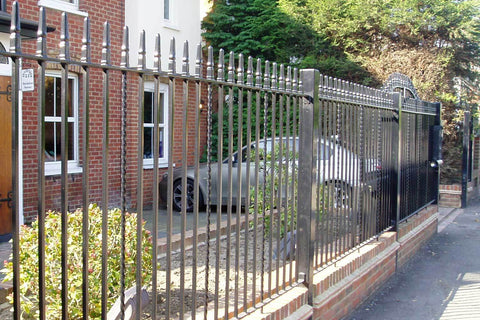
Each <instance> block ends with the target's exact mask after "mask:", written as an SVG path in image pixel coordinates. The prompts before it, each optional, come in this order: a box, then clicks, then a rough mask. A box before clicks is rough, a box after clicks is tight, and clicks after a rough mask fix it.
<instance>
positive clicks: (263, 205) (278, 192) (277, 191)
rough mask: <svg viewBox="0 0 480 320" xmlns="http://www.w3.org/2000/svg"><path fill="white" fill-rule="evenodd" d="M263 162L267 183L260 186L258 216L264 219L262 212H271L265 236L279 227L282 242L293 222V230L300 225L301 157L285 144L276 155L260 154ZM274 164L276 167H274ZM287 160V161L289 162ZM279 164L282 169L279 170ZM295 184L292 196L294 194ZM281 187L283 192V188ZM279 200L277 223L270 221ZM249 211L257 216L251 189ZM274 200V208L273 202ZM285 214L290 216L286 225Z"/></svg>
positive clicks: (260, 152)
mask: <svg viewBox="0 0 480 320" xmlns="http://www.w3.org/2000/svg"><path fill="white" fill-rule="evenodd" d="M255 152H256V151H255V150H252V152H251V154H252V155H251V159H255ZM258 152H259V158H260V159H262V161H261V164H260V165H261V168H260V171H261V172H263V171H264V168H263V167H265V181H264V183H263V185H260V187H259V190H258V193H257V196H258V204H257V214H258V215H261V214H262V213H263V212H270V215H266V216H265V217H264V225H263V227H264V228H265V235H266V236H267V235H269V234H270V232H271V230H270V229H271V228H273V230H277V228H278V224H280V236H281V237H282V238H283V236H284V235H285V233H286V232H289V231H291V230H290V229H291V226H292V219H293V228H294V229H296V223H297V218H296V217H297V205H296V199H297V190H298V179H297V178H298V163H297V161H298V153H297V154H294V153H293V152H292V151H289V150H288V149H287V146H286V144H285V143H283V146H282V150H281V151H280V144H277V145H275V152H274V153H273V152H268V153H266V154H265V152H264V150H263V149H260V150H258ZM272 160H273V166H272ZM287 160H288V161H287ZM280 163H281V164H282V169H281V170H280ZM292 184H293V194H292V190H291V188H292ZM280 186H281V188H280ZM279 197H281V201H280V205H281V207H282V208H281V210H279V211H280V212H279V215H278V216H277V219H273V220H272V218H271V216H272V214H273V212H274V211H275V209H280V208H277V205H278V203H279V202H278V200H279ZM250 198H251V199H250V209H249V212H250V213H251V214H254V213H255V188H254V187H252V190H251V192H250ZM271 200H273V207H272V201H271ZM285 214H287V221H286V224H285Z"/></svg>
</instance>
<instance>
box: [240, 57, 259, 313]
mask: <svg viewBox="0 0 480 320" xmlns="http://www.w3.org/2000/svg"><path fill="white" fill-rule="evenodd" d="M247 86H248V87H249V88H248V90H247V141H246V142H245V145H246V146H247V151H246V152H247V154H246V173H245V174H246V177H247V178H246V186H245V233H244V237H245V243H244V251H243V257H244V261H243V267H244V271H243V310H244V311H245V312H246V311H247V310H248V268H247V266H248V262H249V250H248V246H249V238H250V237H249V235H248V231H249V228H250V223H251V222H250V214H249V213H250V212H249V211H250V191H251V181H250V175H251V170H252V167H251V165H252V158H251V157H252V149H251V146H252V89H251V88H252V87H253V59H252V57H248V62H247ZM254 231H255V233H256V231H257V229H254ZM252 250H253V255H255V247H254V248H253V249H252ZM253 270H255V265H253ZM252 274H253V279H255V277H256V274H255V272H252ZM253 279H252V280H253ZM252 289H253V288H252ZM252 301H253V302H254V301H255V297H253V300H252Z"/></svg>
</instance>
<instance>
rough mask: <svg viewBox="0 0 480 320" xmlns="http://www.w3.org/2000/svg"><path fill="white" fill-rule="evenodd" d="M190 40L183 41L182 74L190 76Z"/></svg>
mask: <svg viewBox="0 0 480 320" xmlns="http://www.w3.org/2000/svg"><path fill="white" fill-rule="evenodd" d="M188 51H189V50H188V40H185V42H184V43H183V58H182V75H184V76H188V75H189V74H190V66H189V62H190V59H189V55H188Z"/></svg>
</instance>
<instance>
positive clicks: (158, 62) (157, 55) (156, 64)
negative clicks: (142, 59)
mask: <svg viewBox="0 0 480 320" xmlns="http://www.w3.org/2000/svg"><path fill="white" fill-rule="evenodd" d="M161 45H162V42H161V38H160V34H159V33H157V34H156V35H155V51H154V53H153V69H154V70H155V71H157V72H160V71H162V46H161Z"/></svg>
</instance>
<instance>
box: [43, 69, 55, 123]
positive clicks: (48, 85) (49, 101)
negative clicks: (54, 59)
mask: <svg viewBox="0 0 480 320" xmlns="http://www.w3.org/2000/svg"><path fill="white" fill-rule="evenodd" d="M54 86H55V78H53V77H45V115H46V116H50V117H54V116H55V90H54Z"/></svg>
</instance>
